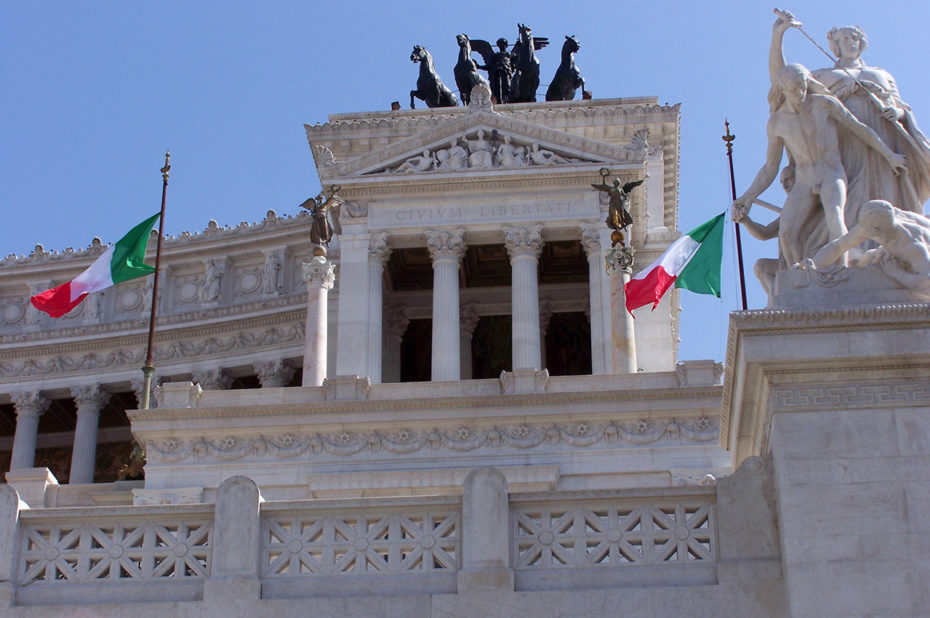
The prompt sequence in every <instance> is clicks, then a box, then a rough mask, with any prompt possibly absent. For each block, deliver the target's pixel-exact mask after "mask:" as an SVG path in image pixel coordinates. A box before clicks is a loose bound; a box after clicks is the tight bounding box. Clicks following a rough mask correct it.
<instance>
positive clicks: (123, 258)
mask: <svg viewBox="0 0 930 618" xmlns="http://www.w3.org/2000/svg"><path fill="white" fill-rule="evenodd" d="M160 214H161V213H157V214H155V215H153V216H151V217H149V218H148V219H146V220H145V221H143V222H142V223H140V224H139V225H137V226H136V227H134V228H132V229H131V230H129V233H128V234H126V235H125V236H123V237H122V238H120V239H119V240H118V241H116V244H115V245H112V246H111V247H109V248H108V249H107V250H106V251H105V252H104V253H103V255H101V256H100V257H99V258H97V260H96V261H95V262H94V263H93V264H91V265H90V268H88V269H87V270H85V271H84V272H82V273H81V274H80V275H78V276H77V277H75V278H74V279H72V280H71V281H68V282H67V283H62V284H61V285H59V286H58V287H54V288H52V289H51V290H46V291H45V292H42V293H41V294H36V295H35V296H33V297H32V298H31V299H30V300H31V301H32V306H33V307H35V308H36V309H38V310H39V311H44V312H45V313H47V314H49V315H50V316H52V317H53V318H60V317H61V316H63V315H64V314H66V313H68V312H69V311H71V310H72V309H74V308H75V307H77V306H78V304H80V302H81V301H82V300H84V299H85V298H86V297H87V295H88V294H90V293H91V292H99V291H100V290H103V289H105V288H108V287H110V286H111V285H116V284H117V283H122V282H123V281H129V280H130V279H136V278H138V277H144V276H145V275H148V274H150V273H153V272H155V268H154V267H153V266H149V265H148V264H146V263H145V247H146V245H148V242H149V234H150V233H151V231H152V226H154V225H155V221H157V220H158V217H159V216H160Z"/></svg>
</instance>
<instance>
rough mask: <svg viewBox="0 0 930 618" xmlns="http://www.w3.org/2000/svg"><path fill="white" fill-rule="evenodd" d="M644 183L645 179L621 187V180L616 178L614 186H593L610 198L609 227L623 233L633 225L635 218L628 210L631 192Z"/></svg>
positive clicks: (603, 183)
mask: <svg viewBox="0 0 930 618" xmlns="http://www.w3.org/2000/svg"><path fill="white" fill-rule="evenodd" d="M604 180H605V181H606V180H607V177H606V175H605V176H604ZM644 182H645V179H640V180H634V181H633V182H628V183H626V184H624V185H623V186H622V187H621V186H620V179H619V178H614V183H613V185H608V184H607V183H606V182H601V184H599V185H591V186H592V187H594V188H595V189H597V190H598V191H602V192H603V193H606V194H607V195H609V196H610V203H609V206H608V209H607V227H609V228H610V229H612V230H614V231H615V232H622V231H623V230H624V229H625V228H626V227H627V226H629V225H630V224H631V223H633V216H632V215H631V214H630V211H629V210H628V206H629V204H630V192H631V191H632V190H633V189H635V188H636V187H638V186H639V185H641V184H643V183H644ZM621 238H622V235H621Z"/></svg>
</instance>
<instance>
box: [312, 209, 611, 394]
mask: <svg viewBox="0 0 930 618" xmlns="http://www.w3.org/2000/svg"><path fill="white" fill-rule="evenodd" d="M601 228H603V229H601ZM542 230H543V226H542V225H530V226H507V227H504V228H503V229H502V236H503V238H502V239H503V244H504V246H505V248H506V250H507V254H508V256H509V259H510V264H511V267H512V269H511V272H512V279H511V306H512V354H513V356H512V366H513V367H514V368H515V369H537V370H538V369H542V368H543V365H544V350H543V349H542V346H541V341H542V339H543V337H542V335H541V334H543V333H544V327H545V325H546V324H545V323H547V322H548V320H547V317H548V315H541V311H543V310H541V309H540V305H539V280H538V277H537V272H538V266H539V258H540V254H541V251H542V248H543V238H542ZM579 232H580V237H581V243H582V247H583V248H584V250H585V253H586V255H587V258H588V265H589V273H588V274H589V284H590V285H589V290H590V292H589V293H590V298H589V302H590V320H591V355H592V372H593V373H595V374H607V373H612V372H614V361H613V359H612V326H611V283H610V277H609V276H608V275H607V274H606V273H605V268H604V264H605V257H606V255H607V253H608V250H609V248H610V239H609V230H607V229H606V228H605V227H604V226H603V225H595V224H590V225H585V226H582V227H581V228H580V229H579ZM605 232H607V233H605ZM424 236H425V239H426V247H427V249H428V251H429V255H430V258H431V260H432V268H433V294H432V357H431V359H430V367H431V379H432V380H433V381H445V380H461V379H469V378H470V377H471V349H470V341H471V336H472V333H473V332H474V329H475V325H476V324H477V321H478V317H479V316H478V312H477V310H476V308H475V307H474V306H467V307H462V306H461V305H460V297H459V277H460V274H459V271H460V268H461V263H462V258H463V257H464V255H465V251H466V249H467V246H466V242H465V230H464V229H462V228H453V229H436V230H426V231H425V233H424ZM340 252H341V255H340V265H339V298H340V303H339V315H338V332H337V345H336V350H337V355H336V374H337V375H357V376H360V377H366V376H367V377H368V378H369V379H370V380H371V382H372V383H380V382H382V381H390V382H396V381H399V371H400V370H399V364H400V358H399V354H400V342H401V337H402V335H403V333H404V329H405V328H406V326H407V324H408V322H409V319H408V316H407V315H406V314H403V312H399V311H388V312H387V314H386V317H382V315H383V310H384V307H383V288H382V280H383V276H384V268H385V265H386V264H387V261H388V259H389V257H390V255H391V249H390V247H389V243H388V237H387V234H385V233H383V232H382V233H377V234H368V233H362V234H349V235H343V236H341V237H340ZM384 320H387V324H384V323H383V322H384ZM544 322H545V323H544ZM309 332H310V331H309V330H308V333H309ZM382 362H383V365H382Z"/></svg>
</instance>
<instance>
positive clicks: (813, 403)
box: [769, 380, 930, 410]
mask: <svg viewBox="0 0 930 618" xmlns="http://www.w3.org/2000/svg"><path fill="white" fill-rule="evenodd" d="M769 397H770V403H771V406H772V408H773V409H775V410H815V409H846V408H869V407H875V406H891V407H901V406H905V407H906V406H915V405H927V404H930V380H898V381H894V382H889V381H876V382H872V383H869V382H866V383H860V384H842V385H829V384H828V385H823V384H813V385H804V384H799V385H792V386H774V387H772V390H771V394H770V395H769Z"/></svg>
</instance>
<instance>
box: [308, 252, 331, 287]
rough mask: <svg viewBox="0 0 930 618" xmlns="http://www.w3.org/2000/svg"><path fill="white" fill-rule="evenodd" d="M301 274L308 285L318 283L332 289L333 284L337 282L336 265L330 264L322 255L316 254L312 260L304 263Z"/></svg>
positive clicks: (317, 284)
mask: <svg viewBox="0 0 930 618" xmlns="http://www.w3.org/2000/svg"><path fill="white" fill-rule="evenodd" d="M301 275H302V276H303V279H304V281H306V282H307V285H316V286H319V287H323V288H326V289H327V290H331V289H333V284H334V283H336V265H335V264H330V263H329V262H328V261H327V259H326V258H324V257H322V256H316V257H314V258H313V259H312V260H311V261H309V262H304V263H303V268H302V270H301Z"/></svg>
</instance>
